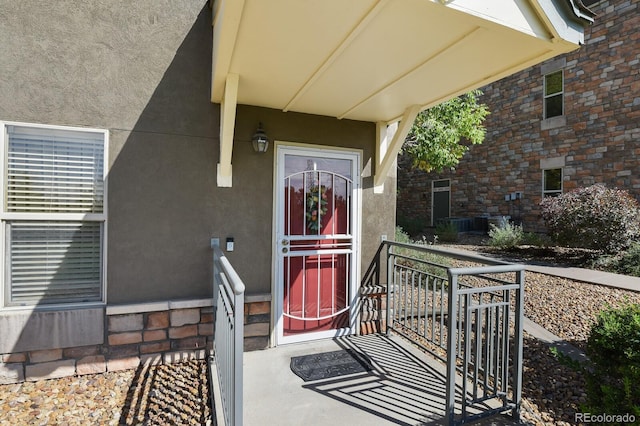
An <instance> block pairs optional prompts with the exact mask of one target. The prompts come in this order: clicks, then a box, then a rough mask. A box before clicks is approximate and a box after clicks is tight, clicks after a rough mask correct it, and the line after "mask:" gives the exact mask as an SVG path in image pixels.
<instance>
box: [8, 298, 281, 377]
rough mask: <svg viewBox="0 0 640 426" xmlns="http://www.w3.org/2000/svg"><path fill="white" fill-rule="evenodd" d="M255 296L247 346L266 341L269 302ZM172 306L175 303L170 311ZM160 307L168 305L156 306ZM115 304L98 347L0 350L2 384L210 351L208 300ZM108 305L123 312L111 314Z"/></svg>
mask: <svg viewBox="0 0 640 426" xmlns="http://www.w3.org/2000/svg"><path fill="white" fill-rule="evenodd" d="M249 299H250V297H249ZM257 299H258V300H257V301H254V302H252V301H249V302H247V303H246V304H245V324H246V325H245V350H256V349H264V348H266V347H268V345H269V330H270V316H271V312H270V311H271V302H269V301H268V300H264V299H265V298H257ZM172 304H175V305H176V306H178V307H176V308H174V309H172V308H171V305H172ZM158 305H168V306H169V309H163V310H157V309H158V308H157V306H158ZM189 305H192V306H191V307H186V308H180V307H179V306H189ZM193 305H195V306H193ZM113 308H114V309H112V307H108V308H107V314H106V321H105V328H106V330H105V333H106V340H105V343H104V344H102V345H91V346H82V347H73V348H60V349H48V350H38V351H28V352H20V353H11V354H0V384H7V383H20V382H23V381H25V380H26V381H38V380H44V379H54V378H60V377H66V376H75V375H78V376H81V375H86V374H97V373H104V372H107V371H118V370H126V369H133V368H137V367H138V366H139V365H141V364H146V363H151V364H170V363H173V362H180V361H185V360H190V359H205V358H206V357H207V356H208V354H209V353H211V349H212V347H213V318H214V315H213V307H212V305H211V301H210V300H203V301H197V302H196V303H189V302H169V303H168V304H167V303H160V304H153V303H151V304H148V307H147V309H149V310H144V309H145V305H144V304H142V305H131V307H128V306H126V305H125V306H117V307H113ZM111 309H112V310H113V311H115V312H123V313H110V312H109V311H110V310H111ZM127 310H129V311H130V312H126V311H127Z"/></svg>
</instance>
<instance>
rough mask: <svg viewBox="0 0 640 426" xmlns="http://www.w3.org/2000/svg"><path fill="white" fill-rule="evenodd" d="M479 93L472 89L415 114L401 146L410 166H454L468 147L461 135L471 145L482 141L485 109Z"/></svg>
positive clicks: (427, 167) (439, 167) (438, 167)
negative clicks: (411, 163) (409, 159)
mask: <svg viewBox="0 0 640 426" xmlns="http://www.w3.org/2000/svg"><path fill="white" fill-rule="evenodd" d="M481 95H482V92H481V91H480V90H474V91H471V92H469V93H466V94H464V95H462V96H460V97H457V98H453V99H451V100H449V101H446V102H443V103H441V104H439V105H436V106H434V107H432V108H429V109H427V110H424V111H422V112H421V113H420V114H418V116H417V117H416V120H415V122H414V124H413V127H412V128H411V131H410V132H409V134H408V135H407V138H406V140H405V143H404V146H403V151H404V152H406V153H408V154H409V155H410V156H411V157H412V158H413V165H414V167H417V168H419V169H421V170H424V171H426V172H431V171H436V172H439V171H442V170H444V169H446V168H452V167H455V166H457V165H458V162H459V161H460V158H462V156H463V155H464V154H465V153H466V152H467V151H468V150H469V146H468V145H466V144H462V143H460V142H461V141H462V140H463V139H464V140H466V141H468V142H469V143H471V144H473V145H476V144H481V143H482V142H483V141H484V136H485V128H484V126H483V125H482V123H483V122H484V119H485V118H486V117H487V115H489V109H488V108H487V106H486V105H485V104H481V103H479V102H478V98H479V97H480V96H481Z"/></svg>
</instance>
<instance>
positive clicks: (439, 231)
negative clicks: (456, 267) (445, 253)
mask: <svg viewBox="0 0 640 426" xmlns="http://www.w3.org/2000/svg"><path fill="white" fill-rule="evenodd" d="M436 236H437V237H438V240H440V241H444V242H446V243H455V242H456V241H458V227H457V226H456V225H455V223H452V222H443V223H438V224H437V225H436Z"/></svg>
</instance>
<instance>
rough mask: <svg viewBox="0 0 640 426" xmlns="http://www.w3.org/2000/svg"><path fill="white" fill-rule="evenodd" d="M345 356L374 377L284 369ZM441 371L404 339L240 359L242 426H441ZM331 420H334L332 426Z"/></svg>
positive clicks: (562, 344) (599, 280)
mask: <svg viewBox="0 0 640 426" xmlns="http://www.w3.org/2000/svg"><path fill="white" fill-rule="evenodd" d="M450 251H452V252H461V253H465V254H471V253H472V252H469V251H464V250H456V249H451V250H450ZM473 254H476V253H473ZM484 257H486V256H484ZM487 259H491V258H487ZM492 260H495V259H492ZM526 270H527V271H531V272H536V273H542V274H547V275H554V276H558V277H563V278H567V279H571V280H577V281H582V282H586V283H591V284H597V285H604V286H609V287H616V288H621V289H626V290H632V291H638V292H640V278H636V277H628V276H623V275H617V274H612V273H607V272H600V271H592V270H588V269H581V268H564V267H557V266H543V265H526ZM524 328H525V331H526V332H527V333H529V334H530V335H531V336H533V337H535V338H537V339H538V340H540V341H543V342H545V343H547V344H548V345H549V346H552V347H556V348H557V349H558V350H559V351H560V352H562V353H564V354H565V355H567V356H569V357H571V358H573V359H576V360H579V361H584V360H585V359H586V356H585V354H584V353H583V352H582V351H580V350H579V349H577V348H575V347H573V346H572V345H570V344H569V343H567V342H566V341H564V340H563V339H561V338H560V337H558V336H555V335H554V334H552V333H550V332H549V331H548V330H546V329H544V328H543V327H541V326H540V325H538V324H536V323H534V322H533V321H530V320H528V319H525V323H524ZM345 348H352V349H356V350H359V351H360V352H364V353H366V354H367V355H368V356H370V358H371V360H372V363H373V365H374V367H375V369H374V371H372V372H367V373H360V374H354V375H349V376H343V377H337V378H333V379H327V380H322V381H316V382H303V381H302V379H301V378H299V377H298V376H296V375H295V374H293V373H292V372H291V370H290V368H289V364H290V362H291V357H294V356H300V355H304V354H313V353H321V352H327V351H331V350H338V349H345ZM443 368H444V366H443V364H441V363H440V362H438V361H436V360H435V359H433V358H431V357H425V356H424V354H422V353H421V352H419V351H417V349H415V348H414V347H413V346H412V345H410V344H408V343H407V342H405V341H404V340H403V339H401V338H395V339H394V338H393V336H392V337H391V338H390V337H387V336H383V335H370V336H351V337H349V338H345V339H336V340H323V341H316V342H310V343H304V344H294V345H285V346H280V347H278V348H271V349H267V350H264V351H256V352H246V353H245V354H244V390H245V391H244V392H245V393H244V398H245V400H244V413H243V414H244V420H245V422H244V423H245V424H246V425H248V426H252V425H260V426H261V425H264V424H277V425H279V426H287V425H300V424H309V425H311V424H312V425H314V426H315V425H318V426H322V425H327V426H335V425H336V424H351V425H372V424H375V425H384V424H390V425H391V424H395V425H417V424H421V425H440V424H444V419H443V416H444V406H445V404H444V403H445V401H444V395H445V388H444V386H445V374H444V370H443ZM336 419H340V420H339V422H338V423H337V422H336ZM478 424H483V425H507V424H512V422H511V421H510V419H509V418H507V417H504V416H497V417H493V418H490V419H486V420H484V421H481V422H478Z"/></svg>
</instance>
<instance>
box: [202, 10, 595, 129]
mask: <svg viewBox="0 0 640 426" xmlns="http://www.w3.org/2000/svg"><path fill="white" fill-rule="evenodd" d="M576 2H578V4H580V3H579V0H515V1H514V0H483V1H481V2H479V1H477V0H450V1H446V0H442V1H435V0H349V1H345V0H322V1H312V0H269V1H265V0H216V1H215V2H214V3H213V8H214V20H213V25H214V40H213V68H212V101H213V102H216V103H221V102H222V101H223V98H224V95H225V85H226V84H227V80H228V78H229V76H236V75H237V76H238V81H237V87H234V91H235V90H237V103H238V104H246V105H255V106H262V107H267V108H276V109H280V110H282V111H297V112H304V113H310V114H318V115H326V116H333V117H338V118H346V119H354V120H364V121H371V122H384V123H391V122H394V121H397V120H398V119H400V118H401V117H402V116H403V114H404V113H405V111H407V109H409V108H410V107H414V108H415V107H416V106H417V107H418V108H419V109H425V108H428V107H430V106H433V105H435V104H438V103H440V102H442V101H444V100H446V99H449V98H451V97H453V96H456V95H459V94H461V93H464V92H466V91H469V90H470V89H474V88H478V87H481V86H483V85H485V84H488V83H490V82H492V81H495V80H498V79H500V78H502V77H505V76H507V75H509V74H512V73H514V72H517V71H519V70H521V69H524V68H526V67H528V66H531V65H533V64H535V63H538V62H541V61H543V60H545V59H548V58H551V57H553V56H556V55H558V54H561V53H565V52H568V51H571V50H573V49H576V48H577V47H578V44H579V43H580V42H581V41H582V40H583V26H584V25H585V24H586V23H587V22H588V21H589V20H590V19H591V17H590V16H585V15H584V14H583V12H585V9H583V8H579V7H576ZM586 12H588V11H586ZM227 89H228V88H227Z"/></svg>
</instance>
